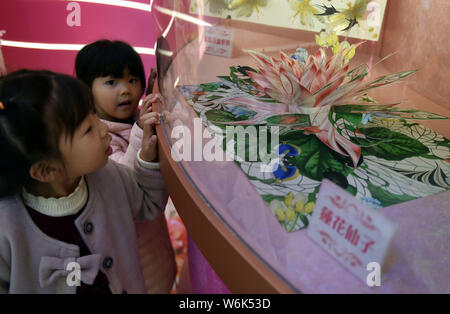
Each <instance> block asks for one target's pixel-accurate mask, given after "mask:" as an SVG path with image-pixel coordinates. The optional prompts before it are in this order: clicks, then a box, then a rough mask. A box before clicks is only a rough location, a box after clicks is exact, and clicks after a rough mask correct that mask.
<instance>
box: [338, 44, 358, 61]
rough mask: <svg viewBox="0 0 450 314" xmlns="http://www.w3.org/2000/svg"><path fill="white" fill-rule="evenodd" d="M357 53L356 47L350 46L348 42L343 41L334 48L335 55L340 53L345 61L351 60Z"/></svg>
mask: <svg viewBox="0 0 450 314" xmlns="http://www.w3.org/2000/svg"><path fill="white" fill-rule="evenodd" d="M355 52H356V47H355V45H350V43H349V42H348V41H343V42H341V43H338V44H337V45H336V46H334V47H333V53H334V54H335V55H336V54H338V53H340V54H341V55H342V56H343V57H344V58H345V60H350V59H351V58H353V57H354V56H355Z"/></svg>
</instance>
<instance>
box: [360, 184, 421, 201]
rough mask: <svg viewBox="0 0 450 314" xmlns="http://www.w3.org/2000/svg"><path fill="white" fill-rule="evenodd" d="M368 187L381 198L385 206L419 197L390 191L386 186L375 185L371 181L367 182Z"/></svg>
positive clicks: (373, 195)
mask: <svg viewBox="0 0 450 314" xmlns="http://www.w3.org/2000/svg"><path fill="white" fill-rule="evenodd" d="M367 184H368V189H369V191H370V193H371V194H372V197H373V198H375V199H377V200H379V201H380V203H381V205H382V206H383V207H387V206H391V205H395V204H400V203H403V202H407V201H412V200H415V199H416V198H417V197H414V196H410V195H407V194H403V195H398V194H393V193H391V192H389V191H388V190H387V189H386V188H381V187H378V186H375V185H373V184H372V183H371V182H370V181H368V182H367Z"/></svg>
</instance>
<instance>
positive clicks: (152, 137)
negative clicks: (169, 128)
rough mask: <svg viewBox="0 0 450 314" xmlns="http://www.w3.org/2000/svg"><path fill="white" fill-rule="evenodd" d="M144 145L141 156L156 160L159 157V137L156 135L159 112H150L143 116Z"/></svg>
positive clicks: (147, 159) (146, 159)
mask: <svg viewBox="0 0 450 314" xmlns="http://www.w3.org/2000/svg"><path fill="white" fill-rule="evenodd" d="M142 118H143V119H142V120H143V121H142V129H143V136H142V147H141V153H140V157H141V159H142V160H144V161H149V162H152V161H155V160H156V158H157V157H158V146H157V143H158V139H157V137H156V132H155V125H156V124H159V123H160V122H159V113H157V112H149V113H146V114H145V115H144V116H143V117H142Z"/></svg>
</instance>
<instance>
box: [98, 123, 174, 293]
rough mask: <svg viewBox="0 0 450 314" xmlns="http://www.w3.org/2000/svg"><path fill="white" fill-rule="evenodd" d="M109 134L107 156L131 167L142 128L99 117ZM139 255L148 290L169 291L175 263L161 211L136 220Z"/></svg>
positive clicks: (138, 145) (139, 143)
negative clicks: (110, 151)
mask: <svg viewBox="0 0 450 314" xmlns="http://www.w3.org/2000/svg"><path fill="white" fill-rule="evenodd" d="M101 121H102V122H104V123H105V124H106V125H107V126H108V128H109V134H110V135H111V136H112V140H111V148H112V150H113V153H112V154H111V156H110V158H111V159H112V160H114V161H116V162H118V163H121V164H123V165H126V166H129V167H130V168H131V167H133V165H134V162H135V159H136V155H137V152H138V151H139V149H140V148H141V143H142V135H143V131H142V129H141V128H140V127H139V126H138V125H137V123H134V124H133V125H130V124H127V123H120V122H111V121H106V120H101ZM136 232H137V237H138V247H139V255H140V256H139V257H140V262H141V266H142V270H143V273H144V277H145V283H146V286H147V291H148V292H149V293H170V291H171V289H172V286H173V284H174V281H175V276H176V269H177V268H176V263H175V257H174V252H173V248H172V244H171V242H170V237H169V232H168V230H167V223H166V219H165V216H164V213H162V214H160V215H159V217H157V218H156V219H154V220H152V221H146V222H136Z"/></svg>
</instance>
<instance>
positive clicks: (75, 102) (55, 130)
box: [0, 70, 93, 197]
mask: <svg viewBox="0 0 450 314" xmlns="http://www.w3.org/2000/svg"><path fill="white" fill-rule="evenodd" d="M0 102H1V103H2V105H1V106H0V147H1V153H0V197H3V196H6V195H12V194H14V193H17V192H19V191H20V189H21V188H22V186H24V184H26V183H27V182H28V181H29V180H31V178H30V176H29V170H30V167H31V166H32V165H33V164H34V163H36V162H38V161H39V160H42V159H57V160H61V159H62V158H61V155H60V151H59V145H58V144H59V139H60V136H62V135H66V136H70V138H72V137H73V134H74V133H75V130H76V128H77V127H78V126H79V125H80V124H81V122H83V120H84V119H85V118H86V117H87V116H88V115H89V114H90V113H91V112H92V111H93V102H92V97H91V93H90V91H89V88H88V87H87V86H86V85H85V84H84V83H83V82H81V81H79V80H77V79H75V78H73V77H70V76H68V75H64V74H57V73H53V72H50V71H30V70H20V71H17V72H13V73H11V74H8V75H6V76H3V77H1V78H0Z"/></svg>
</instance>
